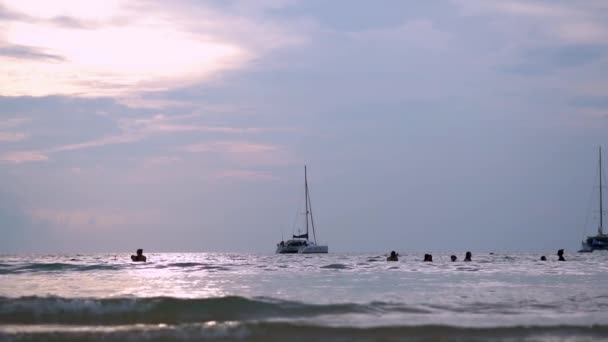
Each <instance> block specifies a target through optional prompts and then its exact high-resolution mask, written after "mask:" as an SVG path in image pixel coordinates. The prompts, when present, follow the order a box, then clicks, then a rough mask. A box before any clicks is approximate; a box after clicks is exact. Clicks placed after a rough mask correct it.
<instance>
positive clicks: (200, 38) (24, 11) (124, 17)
mask: <svg viewBox="0 0 608 342" xmlns="http://www.w3.org/2000/svg"><path fill="white" fill-rule="evenodd" d="M4 8H5V12H6V13H10V15H8V16H9V20H7V22H6V24H5V28H4V32H2V33H3V34H2V35H0V37H3V38H0V45H2V46H4V47H3V48H1V50H0V73H2V74H3V77H2V79H1V80H0V95H6V96H21V95H30V96H45V95H49V94H63V95H73V96H116V95H120V96H123V97H124V96H128V95H129V94H137V93H140V92H146V91H162V90H167V89H171V88H174V87H178V86H185V85H189V84H193V83H195V82H200V81H202V80H205V79H209V78H210V77H212V76H213V75H215V74H217V73H218V72H221V71H225V70H230V69H238V68H242V67H244V66H246V65H247V63H249V62H250V61H251V60H253V59H254V58H256V57H257V56H259V55H260V54H263V53H264V51H266V50H268V49H272V48H275V47H278V46H281V45H282V44H284V43H286V42H289V41H292V39H291V38H285V37H288V35H286V34H284V33H283V32H282V28H281V27H280V26H278V25H275V24H272V23H269V22H267V21H264V22H261V21H257V20H255V19H248V18H246V17H242V16H238V15H235V14H232V15H229V14H226V13H223V12H220V11H218V10H216V9H214V8H212V7H210V6H206V5H204V4H197V5H196V6H195V5H185V4H172V3H168V2H154V1H143V0H140V1H121V0H115V1H104V2H95V3H85V2H80V1H73V0H61V1H54V2H52V3H40V2H38V1H17V0H14V1H13V0H8V1H5V5H4Z"/></svg>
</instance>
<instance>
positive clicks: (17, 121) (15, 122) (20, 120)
mask: <svg viewBox="0 0 608 342" xmlns="http://www.w3.org/2000/svg"><path fill="white" fill-rule="evenodd" d="M30 121H31V119H30V118H27V117H10V118H5V119H0V129H7V128H13V127H18V126H21V125H23V124H25V123H28V122H30Z"/></svg>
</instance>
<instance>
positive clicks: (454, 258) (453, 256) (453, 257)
mask: <svg viewBox="0 0 608 342" xmlns="http://www.w3.org/2000/svg"><path fill="white" fill-rule="evenodd" d="M450 259H452V262H454V261H456V260H458V258H457V257H456V256H455V255H452V256H451V257H450Z"/></svg>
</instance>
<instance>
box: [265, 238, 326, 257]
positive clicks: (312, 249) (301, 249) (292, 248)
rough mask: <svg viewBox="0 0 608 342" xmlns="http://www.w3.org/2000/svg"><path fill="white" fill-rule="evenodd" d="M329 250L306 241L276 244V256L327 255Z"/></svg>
mask: <svg viewBox="0 0 608 342" xmlns="http://www.w3.org/2000/svg"><path fill="white" fill-rule="evenodd" d="M328 252H329V248H328V247H327V246H320V245H316V244H314V243H311V242H308V241H300V240H296V241H293V240H290V241H288V242H287V243H283V244H280V243H279V244H277V249H276V252H275V253H276V254H327V253H328Z"/></svg>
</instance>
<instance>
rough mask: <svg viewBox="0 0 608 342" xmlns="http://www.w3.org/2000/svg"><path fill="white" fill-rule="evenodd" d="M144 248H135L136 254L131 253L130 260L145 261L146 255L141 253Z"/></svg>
mask: <svg viewBox="0 0 608 342" xmlns="http://www.w3.org/2000/svg"><path fill="white" fill-rule="evenodd" d="M143 253H144V250H143V249H141V248H140V249H138V250H137V255H131V261H135V262H145V261H146V260H147V258H146V256H145V255H144V254H143Z"/></svg>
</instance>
